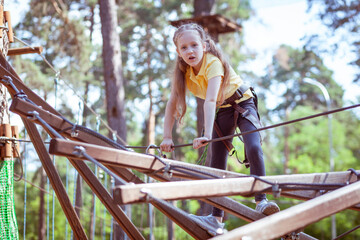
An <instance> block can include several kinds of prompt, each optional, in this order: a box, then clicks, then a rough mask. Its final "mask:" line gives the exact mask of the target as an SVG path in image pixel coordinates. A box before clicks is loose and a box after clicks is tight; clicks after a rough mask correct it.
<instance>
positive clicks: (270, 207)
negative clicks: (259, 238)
mask: <svg viewBox="0 0 360 240" xmlns="http://www.w3.org/2000/svg"><path fill="white" fill-rule="evenodd" d="M255 210H256V211H258V212H261V213H262V214H265V215H271V214H274V213H277V212H279V211H280V208H279V206H278V205H277V204H276V203H274V202H269V201H268V200H267V199H263V200H261V202H260V203H259V204H258V205H257V206H256V208H255Z"/></svg>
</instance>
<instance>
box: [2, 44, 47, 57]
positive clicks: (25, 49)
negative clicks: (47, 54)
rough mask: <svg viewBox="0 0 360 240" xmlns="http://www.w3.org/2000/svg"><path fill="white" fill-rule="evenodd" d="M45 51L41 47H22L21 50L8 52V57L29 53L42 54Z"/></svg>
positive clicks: (14, 49) (13, 49) (12, 49)
mask: <svg viewBox="0 0 360 240" xmlns="http://www.w3.org/2000/svg"><path fill="white" fill-rule="evenodd" d="M42 51H43V48H42V47H41V46H39V47H21V48H10V49H9V50H8V54H7V55H8V56H16V55H22V54H29V53H37V54H41V53H42Z"/></svg>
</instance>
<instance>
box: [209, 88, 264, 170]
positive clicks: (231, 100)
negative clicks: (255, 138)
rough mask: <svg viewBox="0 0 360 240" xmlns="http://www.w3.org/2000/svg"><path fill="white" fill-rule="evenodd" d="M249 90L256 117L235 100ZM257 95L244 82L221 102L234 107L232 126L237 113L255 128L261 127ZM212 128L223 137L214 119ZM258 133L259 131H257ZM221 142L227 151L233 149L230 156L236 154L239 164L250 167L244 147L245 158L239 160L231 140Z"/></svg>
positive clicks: (236, 118) (235, 122)
mask: <svg viewBox="0 0 360 240" xmlns="http://www.w3.org/2000/svg"><path fill="white" fill-rule="evenodd" d="M249 89H250V91H251V93H252V94H253V96H254V97H253V98H254V103H255V107H256V112H257V117H256V116H254V115H253V114H252V113H251V112H250V111H249V110H248V109H246V108H243V107H240V106H239V105H238V102H237V100H240V99H241V98H242V97H243V96H244V93H245V92H246V91H247V90H249ZM257 102H258V100H257V95H256V93H255V90H254V88H253V87H249V86H247V85H245V84H243V85H241V86H240V87H239V88H238V89H237V90H236V91H235V93H234V94H233V95H231V96H230V97H229V98H227V99H226V100H225V101H224V103H223V104H222V106H226V105H231V107H232V108H234V110H235V111H234V126H236V124H237V121H238V119H239V115H240V117H243V118H245V119H247V120H248V121H250V122H251V123H252V124H253V125H254V127H255V128H256V129H259V128H261V123H260V115H259V113H258V108H257ZM214 130H215V131H216V133H217V135H218V136H219V137H223V136H224V135H223V134H222V132H221V130H220V127H219V125H218V124H217V122H216V121H214ZM259 134H260V132H259ZM239 138H240V140H241V141H243V139H242V138H241V137H240V136H239ZM260 139H261V135H260ZM222 142H223V143H224V145H225V147H226V148H227V150H228V152H229V153H230V152H231V149H233V151H232V152H231V153H230V156H232V155H234V154H235V156H236V159H237V160H238V162H239V163H241V164H245V167H246V168H249V167H250V162H249V160H248V159H247V157H246V151H245V149H244V153H245V158H244V160H243V161H241V160H240V159H239V158H238V156H237V152H236V150H235V148H234V146H233V145H232V143H231V142H226V141H225V140H222Z"/></svg>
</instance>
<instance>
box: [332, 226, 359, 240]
mask: <svg viewBox="0 0 360 240" xmlns="http://www.w3.org/2000/svg"><path fill="white" fill-rule="evenodd" d="M359 228H360V225H359V226H356V227H354V228H353V229H350V230H349V231H346V232H344V233H342V234H340V235H339V236H337V237H336V238H334V239H333V240H337V239H340V238H343V237H345V236H346V235H349V234H350V233H352V232H353V231H355V230H356V229H359Z"/></svg>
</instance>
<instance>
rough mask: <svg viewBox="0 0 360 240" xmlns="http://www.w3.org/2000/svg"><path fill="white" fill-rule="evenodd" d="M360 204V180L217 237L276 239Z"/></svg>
mask: <svg viewBox="0 0 360 240" xmlns="http://www.w3.org/2000/svg"><path fill="white" fill-rule="evenodd" d="M358 203H360V181H357V182H355V183H352V184H349V185H347V186H345V187H342V188H339V189H337V190H334V191H332V192H329V193H326V194H324V195H322V196H320V197H317V198H314V199H311V200H309V201H307V202H304V203H301V204H298V205H296V206H293V207H290V208H288V209H286V210H282V211H280V212H278V213H275V214H273V215H270V216H268V217H265V218H263V219H260V220H258V221H256V222H253V223H249V224H247V225H245V226H243V227H239V228H237V229H235V230H232V231H229V232H228V233H226V234H224V235H222V236H217V237H215V238H213V239H214V240H215V239H216V240H222V239H224V240H225V239H226V240H230V239H242V238H244V239H245V238H246V239H258V240H261V239H275V238H278V237H281V236H283V235H284V234H287V233H288V232H291V231H295V230H296V229H300V228H303V227H306V226H307V225H309V224H312V223H314V222H317V221H319V220H321V219H323V218H326V217H328V216H331V215H332V214H334V213H337V212H340V211H342V210H344V209H346V208H349V207H350V206H353V205H355V204H358Z"/></svg>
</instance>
